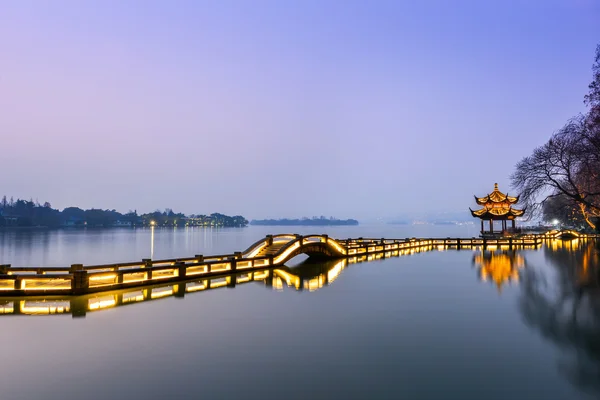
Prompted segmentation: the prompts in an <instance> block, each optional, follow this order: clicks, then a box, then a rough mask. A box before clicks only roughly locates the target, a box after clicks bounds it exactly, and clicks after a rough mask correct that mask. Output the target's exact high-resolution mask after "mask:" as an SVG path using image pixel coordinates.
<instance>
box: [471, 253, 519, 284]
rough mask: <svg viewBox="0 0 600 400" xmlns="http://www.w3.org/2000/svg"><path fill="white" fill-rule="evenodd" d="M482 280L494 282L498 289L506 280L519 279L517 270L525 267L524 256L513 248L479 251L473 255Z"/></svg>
mask: <svg viewBox="0 0 600 400" xmlns="http://www.w3.org/2000/svg"><path fill="white" fill-rule="evenodd" d="M473 264H474V265H475V266H477V268H478V269H479V277H480V278H481V280H482V281H484V282H486V281H488V280H490V281H492V282H494V283H495V284H496V286H497V287H498V290H499V291H500V290H502V286H503V285H504V284H505V283H507V282H518V281H519V270H520V269H521V268H524V267H525V258H524V257H523V256H522V255H520V254H517V252H516V251H514V250H509V251H483V250H482V251H481V252H480V253H477V254H475V255H474V256H473Z"/></svg>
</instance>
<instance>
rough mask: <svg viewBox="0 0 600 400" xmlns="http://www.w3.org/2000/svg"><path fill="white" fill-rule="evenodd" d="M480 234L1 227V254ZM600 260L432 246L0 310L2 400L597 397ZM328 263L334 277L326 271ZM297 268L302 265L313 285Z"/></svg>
mask: <svg viewBox="0 0 600 400" xmlns="http://www.w3.org/2000/svg"><path fill="white" fill-rule="evenodd" d="M475 231H476V228H475V227H474V226H437V227H432V226H391V225H371V226H369V225H365V226H362V225H361V226H357V227H328V228H320V229H315V228H303V227H249V228H243V229H212V230H211V229H191V228H190V229H175V230H169V229H156V230H149V229H138V230H130V229H117V230H88V231H64V230H62V231H61V230H59V231H0V263H10V264H12V265H14V266H42V265H43V266H65V265H69V264H72V263H83V264H96V263H105V262H106V263H108V262H119V261H133V260H141V259H142V258H147V257H152V258H168V257H181V256H188V255H194V254H215V253H227V252H233V251H239V250H244V249H245V248H247V247H248V246H250V245H251V244H252V243H254V242H255V241H257V240H258V239H260V238H262V237H263V236H264V235H266V234H268V233H284V232H294V233H302V234H308V233H327V234H329V235H330V236H332V237H335V238H348V237H360V236H363V237H386V238H404V237H427V236H434V237H448V236H450V237H457V236H460V237H471V236H475V235H476V234H477V233H476V232H475ZM599 269H600V265H599V262H598V256H597V253H596V248H595V247H594V246H593V244H592V245H588V244H586V243H583V242H581V241H556V242H551V243H549V244H548V245H546V246H544V247H542V248H540V249H538V250H517V251H502V250H496V251H486V252H482V251H479V250H477V251H473V250H466V249H463V250H460V251H457V250H447V251H438V250H432V251H427V252H421V253H418V254H412V255H404V256H400V257H392V258H386V259H384V260H377V261H372V262H362V263H356V264H352V263H351V264H348V263H346V262H345V261H344V262H339V261H338V262H327V263H321V264H311V263H307V262H306V261H305V260H303V259H302V258H298V259H295V260H293V262H292V263H291V264H290V265H289V268H284V269H282V271H283V272H280V273H279V275H277V274H273V276H272V277H271V279H265V280H257V281H250V282H247V283H243V284H242V283H238V284H237V285H236V286H235V288H226V287H223V288H219V289H210V290H203V291H198V292H195V293H186V294H185V297H183V298H180V297H176V296H171V295H170V292H163V291H162V290H163V289H161V288H156V289H152V293H153V294H158V296H156V298H155V299H153V300H150V301H139V302H132V303H131V304H126V305H125V306H120V307H112V308H107V309H103V310H97V311H89V312H87V313H86V315H85V317H84V318H81V317H80V318H74V317H73V316H72V315H70V314H68V313H67V314H63V315H49V316H31V315H19V316H12V315H0V342H1V343H2V344H3V347H2V351H1V354H2V355H1V360H2V366H3V368H2V369H1V370H0V399H2V400H16V399H25V400H32V399H48V400H54V399H57V400H58V399H61V400H62V399H80V398H81V399H146V400H150V399H174V398H190V399H196V398H206V399H234V398H239V399H279V398H285V399H379V398H381V399H411V400H412V399H477V400H480V399H593V398H598V397H600V290H599V287H600V284H599V283H598V277H599V275H598V271H599ZM286 274H287V275H286ZM326 275H327V277H328V279H327V280H328V282H329V284H323V282H322V281H321V280H320V278H319V277H323V276H326ZM286 277H287V278H286ZM289 277H291V278H289ZM286 279H288V280H287V281H286ZM290 279H291V280H292V282H293V281H294V279H301V280H302V281H303V282H304V284H303V286H304V289H303V290H297V288H296V287H295V285H294V284H293V283H292V284H288V282H289V280H290ZM162 293H166V295H165V297H162ZM124 296H128V294H125V295H124ZM152 297H154V296H152ZM159 297H162V298H159ZM131 298H132V299H135V296H134V297H131ZM90 301H92V300H90ZM86 302H87V300H86ZM2 304H3V303H2V301H1V300H0V306H1V305H2ZM4 304H5V305H6V302H4ZM98 304H99V303H98Z"/></svg>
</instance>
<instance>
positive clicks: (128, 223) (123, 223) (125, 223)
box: [112, 220, 133, 227]
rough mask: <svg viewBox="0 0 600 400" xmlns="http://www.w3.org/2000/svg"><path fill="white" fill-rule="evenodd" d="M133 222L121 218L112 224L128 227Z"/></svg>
mask: <svg viewBox="0 0 600 400" xmlns="http://www.w3.org/2000/svg"><path fill="white" fill-rule="evenodd" d="M132 225H133V224H132V223H131V221H121V220H116V221H115V222H114V223H113V224H112V226H114V227H129V226H132Z"/></svg>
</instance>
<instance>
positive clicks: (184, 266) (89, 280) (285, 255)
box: [0, 232, 597, 297]
mask: <svg viewBox="0 0 600 400" xmlns="http://www.w3.org/2000/svg"><path fill="white" fill-rule="evenodd" d="M561 235H576V236H577V237H579V238H581V239H593V238H596V237H597V236H593V235H580V234H576V233H573V232H552V233H548V234H544V235H529V236H525V237H520V238H501V239H480V238H466V239H465V238H427V239H416V238H412V239H409V238H406V239H385V238H382V239H372V238H358V239H345V240H336V239H332V238H330V237H328V236H327V235H307V236H301V235H290V234H285V235H268V236H267V237H266V238H264V239H261V240H259V241H258V242H256V243H254V244H253V245H252V246H250V247H249V248H248V249H247V250H246V251H244V252H235V253H232V254H222V255H213V256H204V255H200V254H198V255H195V256H193V257H187V258H177V259H166V260H151V259H143V260H142V261H141V262H140V261H137V262H127V263H119V264H105V265H89V266H88V265H86V266H84V265H82V264H73V265H71V266H70V267H68V268H48V267H17V268H15V267H11V266H10V265H7V264H3V265H0V297H16V296H40V295H44V296H47V295H82V294H89V293H97V292H104V291H114V290H122V289H130V288H137V287H142V286H147V285H157V284H162V283H172V282H180V281H188V280H194V279H200V278H209V277H216V276H221V275H226V274H235V273H238V272H242V273H244V272H249V271H259V270H265V269H272V268H276V267H280V266H283V265H284V264H285V263H286V262H287V261H289V260H290V259H292V258H294V257H296V256H297V255H299V254H307V255H308V256H310V257H313V258H319V259H336V258H343V259H348V260H349V261H350V262H352V261H356V258H360V259H361V260H362V259H364V260H370V259H373V258H382V257H387V256H390V257H391V256H397V255H399V254H400V252H404V251H408V250H415V249H416V250H419V249H425V248H440V249H457V250H460V249H463V248H469V249H472V248H480V249H488V250H494V249H504V248H506V249H510V248H535V247H537V246H540V245H541V244H542V243H543V242H544V241H545V240H550V239H554V238H558V237H560V236H561ZM353 259H354V260H353ZM184 287H185V286H184Z"/></svg>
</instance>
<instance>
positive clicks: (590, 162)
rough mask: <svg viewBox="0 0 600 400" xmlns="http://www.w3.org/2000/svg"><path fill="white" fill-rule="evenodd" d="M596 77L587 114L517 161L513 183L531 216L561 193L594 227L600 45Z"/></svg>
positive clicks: (598, 208) (599, 194) (599, 195)
mask: <svg viewBox="0 0 600 400" xmlns="http://www.w3.org/2000/svg"><path fill="white" fill-rule="evenodd" d="M592 72H593V80H592V83H590V85H589V93H588V94H587V95H586V96H585V98H584V103H585V104H586V105H587V106H589V107H590V110H589V113H588V114H586V115H578V116H576V117H575V118H572V119H571V120H570V121H569V122H567V124H566V125H565V126H563V127H562V128H561V129H560V130H559V131H558V132H556V133H554V134H553V135H552V137H551V138H550V140H549V141H548V142H547V143H546V144H544V145H543V146H540V147H538V148H536V149H535V150H534V151H533V154H532V155H530V156H528V157H525V158H523V159H522V160H521V161H519V162H518V163H517V166H516V171H515V172H514V174H513V175H512V176H511V180H512V185H513V186H514V187H515V189H517V190H518V191H520V192H521V200H523V201H524V203H525V204H526V205H527V207H528V209H529V210H530V212H531V213H530V216H533V215H536V214H539V212H540V211H541V210H542V208H543V205H544V203H545V202H546V201H547V200H548V199H552V198H554V197H556V196H560V197H561V198H562V201H563V202H564V201H567V202H570V203H572V205H573V206H574V207H576V208H577V209H579V212H580V213H581V216H582V217H583V218H584V220H585V221H586V223H587V224H588V225H589V226H590V227H591V228H595V227H596V224H595V223H594V221H593V219H594V218H597V217H600V45H598V47H597V48H596V57H595V61H594V65H593V66H592Z"/></svg>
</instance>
